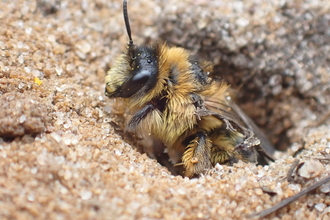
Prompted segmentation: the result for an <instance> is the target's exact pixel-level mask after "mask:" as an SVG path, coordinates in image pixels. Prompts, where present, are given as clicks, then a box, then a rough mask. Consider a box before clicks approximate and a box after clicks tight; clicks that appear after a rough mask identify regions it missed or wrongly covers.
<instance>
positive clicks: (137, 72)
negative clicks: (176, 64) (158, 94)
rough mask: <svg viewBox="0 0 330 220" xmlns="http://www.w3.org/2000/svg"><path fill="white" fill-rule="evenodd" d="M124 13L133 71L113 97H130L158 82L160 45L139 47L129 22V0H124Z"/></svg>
mask: <svg viewBox="0 0 330 220" xmlns="http://www.w3.org/2000/svg"><path fill="white" fill-rule="evenodd" d="M123 15H124V20H125V26H126V30H127V35H128V38H129V43H128V51H127V61H128V63H129V65H130V67H131V72H130V74H129V76H128V78H127V80H126V81H124V83H123V84H122V86H121V88H120V89H119V90H118V91H116V92H115V94H112V96H113V97H123V98H129V97H131V96H132V95H134V94H135V93H136V92H138V91H140V90H141V89H142V88H143V91H148V90H150V89H151V88H153V87H154V86H155V84H156V82H157V75H158V62H157V57H158V52H159V50H158V49H157V48H158V47H137V46H135V45H134V43H133V40H132V36H131V27H130V24H129V18H128V12H127V1H126V0H124V1H123Z"/></svg>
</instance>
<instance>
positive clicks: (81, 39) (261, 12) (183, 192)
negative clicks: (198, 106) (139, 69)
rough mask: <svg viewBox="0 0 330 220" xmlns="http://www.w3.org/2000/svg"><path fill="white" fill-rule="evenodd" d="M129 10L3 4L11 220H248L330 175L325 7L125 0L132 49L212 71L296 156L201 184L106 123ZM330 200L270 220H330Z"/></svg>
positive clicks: (54, 1)
mask: <svg viewBox="0 0 330 220" xmlns="http://www.w3.org/2000/svg"><path fill="white" fill-rule="evenodd" d="M121 10H122V4H121V1H117V0H116V1H106V0H97V1H89V0H82V1H66V0H62V1H60V0H44V1H42V0H39V1H23V0H16V1H1V2H0V24H1V25H0V106H1V109H0V167H1V169H0V218H1V219H245V218H246V216H247V215H248V214H251V213H255V212H258V211H261V210H264V209H266V208H269V207H271V206H273V205H274V204H276V203H278V202H280V201H282V200H283V199H285V198H287V197H289V196H292V195H294V194H296V193H298V192H300V191H301V190H302V189H304V188H305V187H307V186H309V185H311V184H312V183H314V182H316V181H317V180H319V179H321V178H323V177H326V176H328V175H329V171H330V166H329V156H328V155H329V152H330V132H329V130H330V119H329V117H327V116H329V112H330V108H329V106H330V58H329V54H330V46H329V42H330V32H329V25H330V16H329V13H330V3H329V1H322V0H316V1H306V2H305V1H300V0H295V1H289V0H285V1H282V0H281V1H280V0H271V1H267V2H265V1H259V0H253V1H238V0H237V1H236V0H235V1H221V2H218V1H212V2H209V1H203V0H200V1H180V2H177V1H173V0H170V1H166V2H165V1H146V0H141V1H129V13H130V19H131V26H132V32H133V37H134V40H135V42H136V44H143V43H149V42H152V41H156V40H162V41H166V42H168V44H170V45H174V46H183V47H185V48H187V49H189V50H191V51H193V52H195V53H197V54H198V55H199V56H200V57H202V58H204V59H207V60H209V61H212V62H214V63H215V65H216V66H215V77H219V78H223V79H225V80H226V81H228V82H229V83H230V84H231V85H232V87H233V88H234V89H236V90H237V100H238V103H239V104H240V106H241V107H242V108H243V109H244V110H245V111H246V113H247V114H249V115H250V116H251V117H252V118H253V119H254V120H255V121H256V122H257V124H258V125H259V126H260V127H261V128H262V129H264V130H265V132H266V133H267V135H268V136H269V137H270V139H271V140H272V141H273V142H274V143H275V144H276V146H277V147H278V148H279V149H282V150H283V149H287V150H286V151H283V152H278V153H276V155H275V156H276V158H277V160H276V161H275V162H273V163H271V164H270V165H268V166H264V167H262V166H256V165H255V164H246V163H243V162H239V163H237V164H235V165H234V166H232V167H230V166H225V165H216V166H215V168H214V169H212V170H210V171H209V172H207V173H206V174H205V175H202V176H201V177H199V178H193V179H188V178H183V177H181V176H174V175H172V174H171V173H170V172H169V171H168V169H167V168H166V167H163V166H161V165H160V164H159V163H157V161H155V160H153V159H151V158H149V157H148V156H147V155H146V154H144V153H141V152H140V151H138V150H137V149H136V147H135V146H132V144H129V143H127V142H125V141H124V140H123V137H122V136H121V135H120V134H118V132H116V130H115V129H114V128H113V126H112V125H111V123H110V122H116V123H118V124H120V123H121V117H122V115H121V114H122V112H120V111H118V106H116V105H117V104H116V102H114V101H113V100H110V99H108V98H107V97H105V96H104V86H105V85H104V77H105V74H106V71H107V70H108V69H109V66H110V65H111V63H112V61H113V60H114V58H115V56H116V55H118V54H120V52H121V51H122V49H123V48H124V47H125V45H126V43H127V36H126V33H125V28H124V22H123V18H122V11H121ZM301 148H303V149H301ZM298 149H301V150H300V151H299V152H298V153H297V150H298ZM293 156H294V157H293ZM295 158H299V159H300V163H301V167H300V168H299V169H298V170H297V171H295V172H294V178H292V180H291V181H290V182H289V181H288V179H287V173H288V171H289V169H290V167H291V164H292V163H293V161H294V160H295ZM329 192H330V184H325V185H323V186H322V187H320V188H318V189H317V190H315V191H314V192H312V193H310V194H308V195H307V196H304V197H303V198H301V199H299V200H297V201H295V202H294V203H292V204H290V205H288V206H287V207H285V208H283V209H280V210H279V211H277V212H275V213H273V214H271V215H269V216H268V217H266V219H322V218H323V219H329V214H328V213H329V210H330V209H329V207H328V206H329V205H330V199H329V197H328V193H329Z"/></svg>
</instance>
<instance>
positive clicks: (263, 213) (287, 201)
mask: <svg viewBox="0 0 330 220" xmlns="http://www.w3.org/2000/svg"><path fill="white" fill-rule="evenodd" d="M329 181H330V176H327V177H325V178H323V179H321V180H320V181H318V182H316V183H314V184H313V185H311V186H309V187H307V188H306V189H304V190H302V191H301V192H299V193H297V194H296V195H293V196H291V197H288V198H286V199H284V200H282V201H281V202H279V203H278V204H276V205H274V206H273V207H271V208H269V209H266V210H263V211H261V212H258V213H254V214H250V215H247V216H246V217H247V218H254V217H259V218H262V217H265V216H267V215H269V214H271V213H273V212H276V211H277V210H279V209H280V208H283V207H284V206H287V205H289V204H290V203H292V202H294V201H296V200H297V199H299V198H300V197H302V196H304V195H306V194H307V193H310V192H311V191H313V190H314V189H316V188H318V187H320V186H321V185H323V184H324V183H326V182H329Z"/></svg>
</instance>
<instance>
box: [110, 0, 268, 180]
mask: <svg viewBox="0 0 330 220" xmlns="http://www.w3.org/2000/svg"><path fill="white" fill-rule="evenodd" d="M123 14H124V20H125V25H126V30H127V34H128V37H129V43H128V46H127V48H126V51H124V53H123V54H121V55H120V56H119V57H118V58H117V60H116V61H115V63H114V65H113V66H112V67H111V69H110V70H109V71H108V73H107V76H106V78H105V80H106V88H105V95H106V96H108V97H109V98H115V97H121V98H124V99H125V100H126V103H127V107H128V109H129V111H130V112H131V113H132V114H133V116H132V118H131V119H130V120H129V122H128V123H127V125H126V130H127V131H128V132H138V133H140V134H141V133H142V134H145V135H146V136H152V137H153V138H155V139H157V140H159V141H160V142H162V143H163V144H164V146H165V147H166V150H167V153H168V155H169V158H170V159H171V161H172V163H173V164H174V165H175V166H179V165H183V167H184V169H185V172H184V174H185V176H188V177H192V176H194V175H199V174H201V173H203V172H205V170H207V169H209V168H211V167H212V166H214V165H215V164H217V163H220V164H233V163H235V162H237V161H238V160H242V161H245V162H258V163H260V164H267V162H268V161H269V160H273V159H272V154H273V153H274V148H273V146H272V145H271V143H270V142H269V140H268V139H267V138H266V136H265V135H264V134H263V133H262V132H261V131H260V130H259V129H258V128H257V126H256V125H255V124H254V123H253V122H252V121H251V119H249V117H248V116H246V115H245V114H244V112H243V111H242V110H241V109H240V108H239V107H238V106H237V105H236V104H235V103H234V102H233V101H232V100H231V97H230V94H229V85H228V84H226V83H225V82H224V81H221V80H217V79H212V78H210V77H209V76H208V75H209V74H210V73H211V72H212V70H213V66H212V64H211V63H209V62H206V61H202V60H199V59H197V58H196V57H195V56H193V55H192V54H191V53H190V52H189V51H187V50H185V49H183V48H178V47H169V46H167V45H166V44H165V43H155V44H152V45H149V46H136V45H134V43H133V40H132V37H131V29H130V24H129V19H128V13H127V1H126V0H124V2H123ZM255 135H256V136H255Z"/></svg>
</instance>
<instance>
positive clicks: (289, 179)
mask: <svg viewBox="0 0 330 220" xmlns="http://www.w3.org/2000/svg"><path fill="white" fill-rule="evenodd" d="M299 161H300V160H299V159H295V160H294V161H293V163H292V165H291V167H290V169H289V171H288V175H287V180H288V182H292V181H293V171H294V170H295V169H296V168H297V166H298V164H299Z"/></svg>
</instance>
